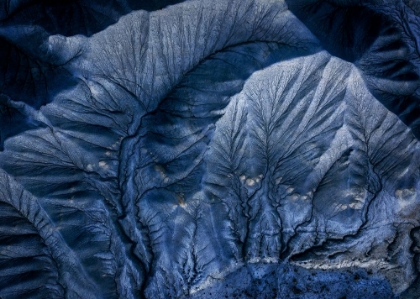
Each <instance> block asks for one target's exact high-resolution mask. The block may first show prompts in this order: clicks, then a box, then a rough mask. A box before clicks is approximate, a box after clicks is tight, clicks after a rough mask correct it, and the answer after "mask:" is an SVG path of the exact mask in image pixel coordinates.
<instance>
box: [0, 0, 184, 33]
mask: <svg viewBox="0 0 420 299" xmlns="http://www.w3.org/2000/svg"><path fill="white" fill-rule="evenodd" d="M11 2H12V1H10V0H5V1H2V3H1V4H0V7H1V6H3V9H2V11H3V14H0V19H1V20H2V26H4V25H14V26H16V25H28V26H40V27H42V28H44V29H45V31H47V32H48V33H49V34H61V35H64V36H72V35H76V34H82V35H85V36H91V35H92V34H94V33H96V32H99V31H102V30H104V29H105V28H106V27H108V26H109V25H112V24H114V23H116V22H117V21H118V20H119V18H120V17H122V16H123V15H126V14H128V13H130V12H132V11H134V10H147V11H154V10H158V9H162V8H164V7H166V6H168V5H174V4H177V3H180V2H183V0H140V1H135V0H113V1H106V2H104V1H99V0H93V1H89V0H76V1H74V0H73V1H72V0H63V1H52V0H26V1H25V0H21V1H13V2H17V3H13V4H14V6H13V7H10V6H11V5H10V4H8V3H11Z"/></svg>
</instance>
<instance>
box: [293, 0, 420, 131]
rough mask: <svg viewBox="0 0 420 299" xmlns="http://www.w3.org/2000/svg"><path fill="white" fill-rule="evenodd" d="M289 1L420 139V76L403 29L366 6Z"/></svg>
mask: <svg viewBox="0 0 420 299" xmlns="http://www.w3.org/2000/svg"><path fill="white" fill-rule="evenodd" d="M286 2H287V4H288V6H289V8H290V10H291V11H292V12H293V13H294V14H295V15H296V16H297V17H298V18H299V19H300V20H301V21H302V22H303V23H304V24H305V25H306V26H307V27H308V28H309V29H310V30H311V31H312V33H314V34H315V36H316V37H317V38H318V39H319V40H320V42H321V44H322V45H323V47H324V48H325V49H326V50H327V51H329V52H330V53H331V54H332V55H334V56H337V57H339V58H341V59H344V60H346V61H349V62H352V63H354V64H355V65H356V66H358V67H359V68H360V69H361V71H362V73H363V75H364V78H365V81H366V83H367V86H368V88H369V90H370V91H371V92H372V94H373V95H374V96H375V97H376V98H377V99H378V100H379V101H380V102H381V103H382V104H383V105H384V106H385V107H386V108H387V109H389V110H390V111H391V112H393V113H395V114H396V115H397V116H398V117H399V118H400V119H401V120H402V121H403V122H404V123H405V124H406V125H407V126H409V127H410V128H411V129H412V131H413V133H414V135H416V137H417V138H420V99H419V97H418V95H417V94H416V90H417V89H418V88H419V87H420V77H419V74H418V70H417V69H416V68H415V66H414V65H413V64H412V63H411V62H410V59H411V57H410V55H409V54H410V53H409V50H408V46H407V45H406V44H405V42H404V40H403V37H402V30H403V29H402V28H401V25H400V24H397V23H396V21H395V20H394V19H392V18H391V17H390V16H387V15H385V14H384V13H382V12H377V11H375V10H373V9H371V8H367V7H364V6H362V5H348V6H346V5H339V4H335V3H331V2H332V1H329V2H327V1H303V0H297V1H295V0H293V1H292V0H286ZM336 2H337V1H336ZM353 2H354V1H353Z"/></svg>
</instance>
